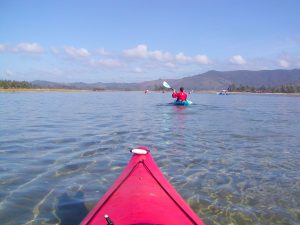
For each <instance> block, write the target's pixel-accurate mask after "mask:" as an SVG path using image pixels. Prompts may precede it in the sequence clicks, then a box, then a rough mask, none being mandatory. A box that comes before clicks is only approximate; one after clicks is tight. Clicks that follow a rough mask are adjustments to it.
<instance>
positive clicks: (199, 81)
mask: <svg viewBox="0 0 300 225" xmlns="http://www.w3.org/2000/svg"><path fill="white" fill-rule="evenodd" d="M163 81H164V80H163V79H157V80H150V81H144V82H140V83H102V82H97V83H84V82H72V83H57V82H49V81H41V80H35V81H32V82H31V84H32V85H33V87H36V88H67V89H85V90H128V91H133V90H146V89H149V90H155V89H157V88H159V87H161V86H162V82H163ZM166 81H167V82H168V83H169V84H170V85H171V86H172V87H174V88H176V89H178V88H179V87H180V86H184V87H185V88H186V89H190V90H221V89H227V88H228V86H229V85H232V84H234V85H236V86H239V85H243V86H246V85H248V86H253V87H261V86H265V87H276V86H281V85H291V84H294V85H300V69H291V70H282V69H278V70H257V71H253V70H235V71H217V70H210V71H207V72H205V73H201V74H196V75H193V76H188V77H183V78H180V79H166Z"/></svg>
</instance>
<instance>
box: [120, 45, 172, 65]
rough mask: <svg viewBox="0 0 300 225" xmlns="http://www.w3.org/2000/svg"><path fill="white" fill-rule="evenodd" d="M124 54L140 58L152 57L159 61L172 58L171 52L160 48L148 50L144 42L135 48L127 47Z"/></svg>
mask: <svg viewBox="0 0 300 225" xmlns="http://www.w3.org/2000/svg"><path fill="white" fill-rule="evenodd" d="M123 54H124V55H125V56H127V57H130V58H138V59H147V58H151V59H155V60H158V61H167V60H171V59H172V55H171V54H170V53H168V52H162V51H159V50H155V51H148V47H147V45H144V44H141V45H138V46H136V47H135V48H131V49H125V50H124V51H123Z"/></svg>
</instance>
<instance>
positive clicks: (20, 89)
mask: <svg viewBox="0 0 300 225" xmlns="http://www.w3.org/2000/svg"><path fill="white" fill-rule="evenodd" d="M91 91H93V90H78V89H60V88H7V89H5V88H0V92H91Z"/></svg>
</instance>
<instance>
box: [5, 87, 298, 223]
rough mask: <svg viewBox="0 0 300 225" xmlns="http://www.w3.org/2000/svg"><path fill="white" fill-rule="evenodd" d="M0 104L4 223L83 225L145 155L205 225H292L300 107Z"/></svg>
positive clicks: (207, 102) (142, 100) (233, 102)
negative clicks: (145, 151)
mask: <svg viewBox="0 0 300 225" xmlns="http://www.w3.org/2000/svg"><path fill="white" fill-rule="evenodd" d="M190 99H191V100H192V101H193V102H194V103H195V104H194V105H192V106H190V107H180V106H171V105H168V104H167V103H168V102H170V101H171V98H170V94H169V93H168V94H161V93H150V94H147V95H144V94H143V93H142V92H109V93H100V92H90V93H88V92H84V93H0V221H1V224H3V225H6V224H7V225H8V224H14V225H18V224H28V225H29V224H62V225H70V224H79V222H80V221H81V220H82V219H83V217H84V216H85V215H86V214H87V212H88V211H89V210H90V209H91V208H92V207H93V206H94V205H95V204H96V202H97V201H98V200H99V198H100V197H101V196H102V195H103V194H104V193H105V191H106V190H107V188H109V186H110V185H111V184H112V183H113V182H114V180H115V179H116V178H117V177H118V175H119V174H120V172H121V171H122V169H123V168H124V167H125V165H126V164H127V162H128V161H129V159H130V157H131V155H130V153H129V152H128V148H130V147H136V146H139V145H145V146H147V147H148V148H150V150H151V151H152V155H153V157H154V159H155V160H156V162H157V164H158V165H159V167H160V168H161V170H162V171H163V173H164V174H165V175H166V176H167V178H168V179H169V181H170V182H171V183H172V184H173V186H174V187H175V188H176V189H177V191H178V192H179V193H180V194H181V195H182V196H183V198H184V199H185V200H186V201H187V202H188V203H189V204H190V206H191V207H192V208H193V209H194V210H195V211H196V212H197V213H198V215H199V216H200V217H201V218H202V219H203V220H204V222H205V223H206V224H207V225H208V224H242V225H244V224H299V221H300V210H299V208H300V188H299V187H300V173H299V168H300V154H299V151H300V125H299V124H300V97H297V96H281V95H229V96H218V95H215V94H192V95H191V96H190Z"/></svg>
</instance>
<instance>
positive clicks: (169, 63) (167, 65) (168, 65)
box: [165, 62, 176, 69]
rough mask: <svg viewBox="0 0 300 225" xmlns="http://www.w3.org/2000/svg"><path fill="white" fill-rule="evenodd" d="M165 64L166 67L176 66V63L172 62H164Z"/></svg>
mask: <svg viewBox="0 0 300 225" xmlns="http://www.w3.org/2000/svg"><path fill="white" fill-rule="evenodd" d="M165 66H166V67H168V68H172V69H173V68H176V65H175V64H174V63H171V62H168V63H166V64H165Z"/></svg>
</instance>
